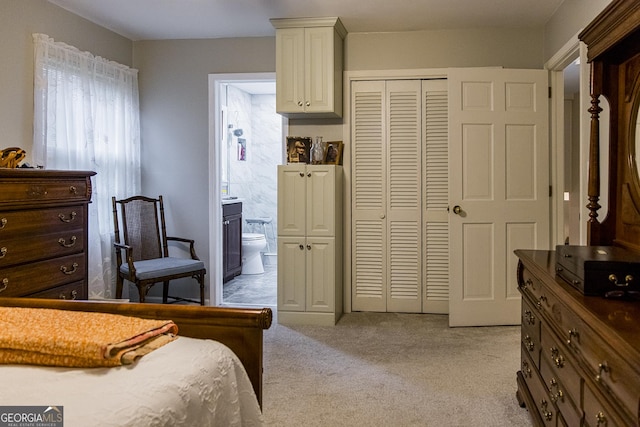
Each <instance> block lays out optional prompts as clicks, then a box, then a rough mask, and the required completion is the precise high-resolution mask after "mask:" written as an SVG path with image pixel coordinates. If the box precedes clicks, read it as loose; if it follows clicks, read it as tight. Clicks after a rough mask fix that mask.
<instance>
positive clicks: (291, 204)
mask: <svg viewBox="0 0 640 427" xmlns="http://www.w3.org/2000/svg"><path fill="white" fill-rule="evenodd" d="M342 176H343V173H342V166H336V165H306V164H289V165H282V166H278V322H280V323H305V324H319V325H334V324H335V323H336V322H337V321H338V319H339V318H340V316H341V315H342V311H343V308H342V305H343V302H342V301H343V298H342V292H343V291H342V274H343V270H342V258H343V253H342V246H343V242H342V185H343V184H342V183H343V178H342Z"/></svg>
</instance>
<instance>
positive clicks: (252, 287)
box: [223, 264, 278, 307]
mask: <svg viewBox="0 0 640 427" xmlns="http://www.w3.org/2000/svg"><path fill="white" fill-rule="evenodd" d="M277 280H278V276H277V265H268V264H267V265H265V266H264V273H262V274H246V275H243V274H241V275H239V276H236V277H235V278H234V279H232V280H230V281H228V282H227V283H225V284H224V285H223V305H258V306H263V307H275V306H276V304H277V289H278V282H277Z"/></svg>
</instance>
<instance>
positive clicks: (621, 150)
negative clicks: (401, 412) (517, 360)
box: [516, 0, 640, 427]
mask: <svg viewBox="0 0 640 427" xmlns="http://www.w3.org/2000/svg"><path fill="white" fill-rule="evenodd" d="M579 38H580V40H582V41H583V42H585V43H586V44H587V46H588V54H587V59H588V60H589V62H590V63H591V70H592V73H591V91H592V93H591V108H590V109H589V112H590V113H591V137H590V142H589V150H590V155H589V185H588V196H589V204H588V205H587V208H588V209H589V219H588V222H587V224H586V225H587V232H588V238H587V243H588V246H587V247H583V248H582V249H578V250H577V251H576V248H564V247H559V248H558V249H559V250H558V251H528V250H527V251H525V250H518V251H516V255H517V256H518V257H519V263H518V272H517V274H518V284H519V288H520V292H521V294H522V366H521V370H520V371H519V372H518V373H517V382H518V393H517V394H518V400H519V402H520V404H521V405H526V406H527V408H528V409H529V412H530V413H531V416H532V418H533V420H534V423H535V424H536V425H554V426H555V425H557V426H562V425H568V426H574V425H587V426H592V427H593V426H607V427H611V426H638V425H640V293H639V292H638V291H637V290H636V289H637V288H636V285H635V282H634V280H638V278H637V277H634V276H636V274H635V270H633V271H632V270H630V269H633V268H635V266H636V264H637V263H638V262H640V172H639V169H638V158H637V155H636V153H639V152H640V151H639V150H640V124H638V118H639V114H638V110H639V109H640V2H639V1H638V0H614V1H612V2H611V3H610V4H609V6H607V7H606V8H605V9H604V10H603V12H602V13H601V14H600V15H598V17H596V18H595V20H594V21H593V22H592V23H591V24H589V25H588V26H587V27H586V28H585V30H584V31H583V32H582V33H581V34H580V35H579ZM601 99H606V100H607V101H608V103H609V110H610V112H609V117H610V124H609V134H608V135H605V139H606V140H608V141H609V147H608V149H609V167H608V175H607V176H604V178H605V182H604V184H605V185H603V187H605V188H607V190H608V191H607V193H608V194H607V202H608V203H607V205H608V212H606V215H603V217H604V219H603V220H602V222H600V221H599V220H598V217H599V215H600V214H599V212H598V210H599V209H600V205H599V201H600V188H601V186H600V178H601V174H600V167H599V165H600V152H599V150H600V148H599V141H600V124H599V122H600V118H599V114H600V112H601V111H602V109H601V107H600V101H601ZM594 251H595V252H594ZM602 252H604V253H605V254H602ZM566 255H570V256H573V257H574V260H566V259H562V258H563V257H565V256H566ZM601 255H606V256H601ZM605 258H606V259H605ZM594 261H596V262H597V265H596V264H595V263H594ZM601 261H603V262H601ZM559 270H561V271H559ZM567 273H569V274H567ZM614 276H615V277H614ZM594 280H595V282H594Z"/></svg>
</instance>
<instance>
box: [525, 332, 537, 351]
mask: <svg viewBox="0 0 640 427" xmlns="http://www.w3.org/2000/svg"><path fill="white" fill-rule="evenodd" d="M524 345H525V347H526V348H527V350H529V351H533V349H534V348H535V343H534V342H533V340H532V339H531V337H530V336H529V335H527V336H525V337H524Z"/></svg>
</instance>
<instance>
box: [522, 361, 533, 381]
mask: <svg viewBox="0 0 640 427" xmlns="http://www.w3.org/2000/svg"><path fill="white" fill-rule="evenodd" d="M522 372H523V374H526V376H528V377H529V378H531V368H530V367H529V362H527V361H526V360H523V361H522Z"/></svg>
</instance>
